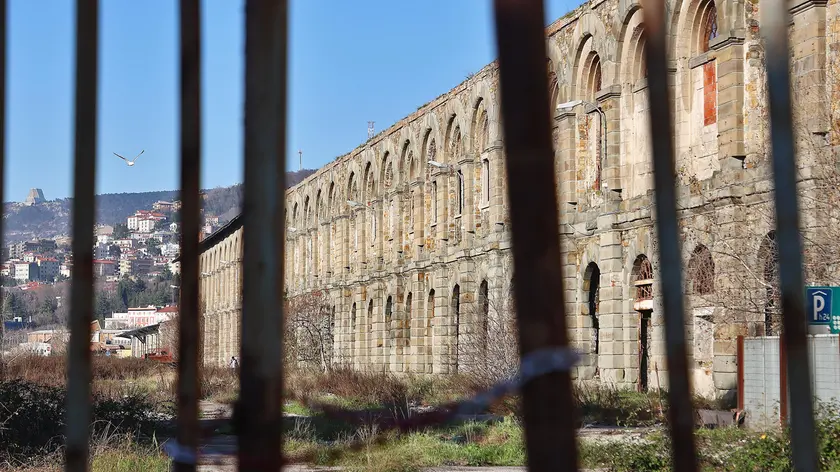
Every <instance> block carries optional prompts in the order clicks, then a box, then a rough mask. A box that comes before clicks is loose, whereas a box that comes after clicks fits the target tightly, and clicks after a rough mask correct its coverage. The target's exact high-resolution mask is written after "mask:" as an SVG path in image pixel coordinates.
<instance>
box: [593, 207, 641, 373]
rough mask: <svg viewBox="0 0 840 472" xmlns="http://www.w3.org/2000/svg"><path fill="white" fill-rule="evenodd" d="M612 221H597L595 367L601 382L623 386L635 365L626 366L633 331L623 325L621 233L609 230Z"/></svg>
mask: <svg viewBox="0 0 840 472" xmlns="http://www.w3.org/2000/svg"><path fill="white" fill-rule="evenodd" d="M615 220H616V218H615V215H601V216H599V217H598V229H599V230H601V231H603V232H602V233H601V234H600V238H599V239H600V241H599V243H600V249H599V253H600V260H599V261H598V269H599V270H600V271H601V278H600V280H599V281H598V299H599V303H598V322H599V325H598V326H599V344H598V345H599V348H598V351H599V352H598V367H599V371H600V375H601V379H602V380H604V381H607V382H615V383H623V382H626V381H627V380H628V379H627V378H626V377H627V371H626V369H627V368H628V367H630V366H632V365H634V364H633V363H632V362H630V363H629V364H628V357H630V358H631V359H632V358H633V356H632V355H630V356H628V354H629V353H630V352H632V346H631V344H633V343H634V336H633V332H635V329H634V326H632V325H631V326H627V325H626V324H625V316H624V303H623V300H624V298H625V297H624V264H623V262H624V260H623V246H622V241H621V232H619V231H613V230H611V228H612V224H613V223H614V222H615ZM631 381H632V380H631Z"/></svg>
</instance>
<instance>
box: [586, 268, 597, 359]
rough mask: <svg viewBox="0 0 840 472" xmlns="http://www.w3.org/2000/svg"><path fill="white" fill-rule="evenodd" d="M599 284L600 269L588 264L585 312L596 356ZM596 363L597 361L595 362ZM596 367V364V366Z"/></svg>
mask: <svg viewBox="0 0 840 472" xmlns="http://www.w3.org/2000/svg"><path fill="white" fill-rule="evenodd" d="M600 284H601V269H600V268H599V267H598V264H596V263H594V262H590V263H589V265H588V266H586V271H585V272H584V288H585V289H586V301H587V310H588V311H589V318H590V321H591V323H592V352H594V353H595V354H596V355H597V354H598V352H599V350H600V334H601V329H600V323H599V320H598V302H599V296H598V295H599V293H600V290H599V289H600ZM596 363H597V361H596ZM596 365H597V364H596Z"/></svg>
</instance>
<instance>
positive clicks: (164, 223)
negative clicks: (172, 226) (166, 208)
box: [155, 220, 169, 231]
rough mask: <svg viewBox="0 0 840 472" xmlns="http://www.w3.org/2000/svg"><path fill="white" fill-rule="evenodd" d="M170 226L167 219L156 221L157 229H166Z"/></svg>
mask: <svg viewBox="0 0 840 472" xmlns="http://www.w3.org/2000/svg"><path fill="white" fill-rule="evenodd" d="M168 228H169V222H167V221H166V220H157V221H155V231H166V230H167V229H168Z"/></svg>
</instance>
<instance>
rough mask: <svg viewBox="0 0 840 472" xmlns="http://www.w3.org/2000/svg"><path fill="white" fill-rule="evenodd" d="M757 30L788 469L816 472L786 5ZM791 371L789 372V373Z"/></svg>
mask: <svg viewBox="0 0 840 472" xmlns="http://www.w3.org/2000/svg"><path fill="white" fill-rule="evenodd" d="M762 13H763V18H762V29H761V30H762V31H763V32H764V38H765V44H766V46H765V47H766V50H767V55H766V57H767V58H768V59H767V85H768V99H769V102H770V131H771V134H770V144H771V154H772V156H773V181H774V193H775V200H776V201H775V207H776V241H778V248H779V281H780V283H781V292H782V314H783V316H782V319H783V320H784V321H783V327H784V329H783V331H782V335H781V336H780V338H781V340H782V342H783V344H784V350H785V351H786V353H787V355H786V356H785V357H784V358H783V359H782V362H783V364H786V365H784V366H780V367H784V368H785V369H786V370H787V373H788V376H787V381H788V382H787V384H782V385H780V387H779V388H781V392H783V393H784V394H785V396H787V394H788V392H786V390H787V386H788V385H793V386H794V388H791V389H790V392H789V394H790V405H789V408H790V426H791V449H792V452H793V464H794V467H795V468H796V470H797V471H800V472H810V471H816V470H818V466H817V447H816V439H815V436H814V428H815V426H814V407H813V404H812V403H811V401H812V397H811V369H810V368H809V366H808V344H807V339H806V335H807V328H806V325H805V299H804V295H803V289H802V287H803V286H804V283H803V279H802V245H801V242H800V240H799V237H800V236H799V201H798V199H797V194H796V176H797V175H798V172H797V170H796V154H795V151H794V143H795V140H796V136H795V135H794V131H793V117H792V112H791V92H790V90H791V89H790V86H791V84H790V76H789V75H788V74H789V71H790V59H789V55H790V47H789V45H788V25H789V21H788V19H789V12H788V4H787V2H783V1H781V0H775V1H773V2H770V4H768V5H767V7H766V8H763V9H762ZM790 367H793V368H790Z"/></svg>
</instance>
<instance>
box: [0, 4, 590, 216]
mask: <svg viewBox="0 0 840 472" xmlns="http://www.w3.org/2000/svg"><path fill="white" fill-rule="evenodd" d="M177 3H178V2H177V1H175V0H142V1H130V0H101V1H100V4H101V13H100V15H101V17H100V25H101V26H100V48H101V49H100V51H101V52H100V72H99V74H100V75H99V77H100V79H99V80H100V95H99V110H100V112H99V120H100V121H99V140H98V142H99V144H98V158H97V159H98V160H97V172H98V177H97V192H98V193H114V192H117V193H119V192H142V191H151V190H168V189H175V188H177V186H178V182H179V170H178V128H177V125H178V95H177V92H178V90H177V87H178V71H177V67H178V62H177V60H178V58H177V41H178V36H177V35H178V30H177V25H178V22H177ZM74 4H75V2H74V1H72V0H11V1H10V2H9V8H10V12H9V20H10V33H9V34H10V36H9V70H8V74H9V75H8V82H7V83H8V90H7V94H8V107H9V109H8V120H7V123H8V128H7V133H8V135H7V171H6V191H5V195H4V201H21V200H23V199H24V198H25V197H26V193H27V191H28V190H29V188H31V187H39V188H42V189H43V190H44V194H45V196H46V197H47V199H50V200H51V199H54V198H61V197H66V196H70V195H71V194H72V192H73V189H72V152H73V134H72V133H73V128H72V119H73V95H72V94H73V51H74V45H73V32H74V29H75V22H74ZM290 4H291V15H290V25H291V42H290V74H291V75H290V81H289V86H290V88H289V96H290V99H289V118H290V120H289V125H288V133H289V134H288V137H289V148H288V149H289V161H288V163H289V165H288V166H287V167H288V168H289V169H290V170H296V169H297V167H298V159H297V158H298V155H297V150H298V149H301V150H303V166H304V167H307V168H316V167H320V166H321V165H323V164H325V163H327V162H329V161H331V160H333V159H334V158H335V157H336V156H339V155H341V154H344V153H346V152H348V151H350V150H351V149H353V148H354V147H355V146H356V145H358V144H360V143H361V142H363V141H364V140H365V139H366V137H367V122H368V121H369V120H370V121H375V122H376V129H377V131H379V130H381V129H384V128H386V127H388V126H390V125H391V124H392V123H393V122H395V121H397V120H399V119H400V118H402V117H403V116H405V115H407V114H409V113H411V112H412V111H414V110H416V108H417V107H418V106H419V105H422V104H423V103H426V102H428V101H429V100H431V99H433V98H435V97H437V96H438V95H440V94H441V93H443V92H445V91H447V90H449V89H450V88H452V87H454V86H455V85H457V84H458V83H459V82H461V81H462V80H464V78H465V77H466V76H467V74H469V73H472V72H475V71H477V70H479V69H480V68H481V67H483V66H484V65H486V64H487V63H489V62H490V61H492V60H493V58H494V56H495V46H494V44H493V35H492V33H493V17H492V10H491V8H492V1H491V0H448V1H445V0H424V1H415V2H406V1H394V0H390V1H386V0H364V1H351V0H330V1H328V0H291V1H290ZM546 5H547V6H546V22H547V23H550V22H551V21H552V20H553V19H555V18H559V17H560V16H562V15H563V14H565V13H566V12H567V11H569V10H571V9H572V8H574V7H575V6H576V5H577V3H573V2H572V1H570V0H548V1H547V2H546ZM202 15H203V21H204V23H203V32H202V33H203V68H204V70H203V80H204V82H203V86H204V90H203V93H204V97H203V115H204V116H203V120H204V136H203V151H204V153H203V165H204V168H203V171H202V186H203V187H216V186H224V185H230V184H233V183H237V182H241V181H242V101H243V91H242V75H243V50H244V40H243V34H244V32H243V23H244V7H243V1H242V0H204V1H203V2H202ZM142 149H145V151H146V152H145V154H144V155H143V156H142V157H140V158H139V159H138V161H137V165H136V166H135V167H133V168H128V167H127V166H126V165H125V163H123V162H122V161H121V160H119V159H118V158H116V157H115V156H114V155H113V154H112V152H117V153H120V154H123V155H126V156H127V157H128V156H129V155H130V156H134V155H136V154H137V153H139V152H140V151H141V150H142Z"/></svg>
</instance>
